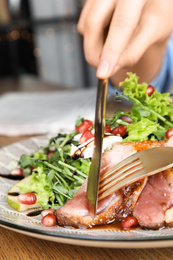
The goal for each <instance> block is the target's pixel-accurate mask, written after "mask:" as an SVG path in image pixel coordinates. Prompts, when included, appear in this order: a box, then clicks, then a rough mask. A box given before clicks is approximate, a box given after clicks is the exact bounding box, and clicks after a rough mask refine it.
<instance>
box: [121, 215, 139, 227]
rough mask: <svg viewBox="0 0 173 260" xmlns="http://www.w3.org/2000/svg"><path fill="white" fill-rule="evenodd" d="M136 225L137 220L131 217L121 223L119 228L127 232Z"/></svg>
mask: <svg viewBox="0 0 173 260" xmlns="http://www.w3.org/2000/svg"><path fill="white" fill-rule="evenodd" d="M137 225H138V220H137V219H136V218H135V217H133V216H128V217H126V218H125V219H123V220H122V221H121V228H122V229H124V230H127V229H129V228H132V227H136V226H137Z"/></svg>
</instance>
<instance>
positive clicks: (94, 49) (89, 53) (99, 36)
mask: <svg viewBox="0 0 173 260" xmlns="http://www.w3.org/2000/svg"><path fill="white" fill-rule="evenodd" d="M115 2H116V1H115V0H109V2H106V1H105V0H95V1H94V2H93V4H92V6H90V9H89V10H88V13H87V17H86V19H85V21H84V27H85V29H84V33H83V37H84V53H85V58H86V60H87V62H88V63H89V64H90V65H92V66H93V67H97V66H98V63H99V60H100V55H101V51H102V48H103V45H104V41H105V31H106V28H107V26H108V25H109V23H110V20H111V17H112V14H113V11H114V9H115Z"/></svg>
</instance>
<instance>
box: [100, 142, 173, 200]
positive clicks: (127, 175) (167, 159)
mask: <svg viewBox="0 0 173 260" xmlns="http://www.w3.org/2000/svg"><path fill="white" fill-rule="evenodd" d="M172 166H173V147H155V148H149V149H146V150H143V151H140V152H137V153H135V154H133V155H131V156H129V157H127V158H126V159H124V160H123V161H121V162H120V163H118V164H117V165H115V166H114V167H113V168H112V169H110V170H109V171H107V172H105V173H104V174H102V175H101V176H100V181H99V192H98V201H99V200H101V199H103V198H105V197H107V196H108V195H110V194H112V193H113V192H115V191H116V190H118V189H121V188H123V187H124V186H126V185H129V184H130V183H132V182H135V181H138V180H140V179H143V178H145V177H147V176H150V175H153V174H156V173H158V172H160V171H163V170H166V169H169V168H171V167H172Z"/></svg>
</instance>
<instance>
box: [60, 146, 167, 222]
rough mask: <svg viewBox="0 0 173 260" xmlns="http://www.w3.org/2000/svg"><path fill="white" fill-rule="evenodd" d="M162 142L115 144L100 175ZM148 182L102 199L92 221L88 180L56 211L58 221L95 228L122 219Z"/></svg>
mask: <svg viewBox="0 0 173 260" xmlns="http://www.w3.org/2000/svg"><path fill="white" fill-rule="evenodd" d="M161 145H163V142H152V141H149V142H146V141H144V142H135V143H125V144H121V143H115V144H114V145H113V146H112V148H111V149H110V150H108V151H106V152H105V153H104V154H103V157H102V167H101V174H103V173H104V172H105V171H107V170H109V169H110V168H112V167H113V166H114V165H116V164H117V163H119V162H120V161H122V160H123V159H125V158H127V157H128V156H130V155H132V154H133V153H135V152H137V151H139V150H142V147H143V149H146V148H149V147H153V146H161ZM145 183H146V180H140V181H138V182H136V183H134V184H131V185H129V186H128V187H125V188H123V189H121V190H119V191H117V192H115V193H113V194H112V195H110V196H108V197H106V198H105V199H103V200H101V201H99V203H98V209H97V215H96V218H95V220H93V219H92V218H91V217H90V215H89V211H88V200H87V196H86V188H87V180H86V181H85V182H84V184H83V185H82V186H81V187H80V189H79V190H78V192H77V193H76V194H75V196H74V197H73V199H71V200H69V201H68V202H67V203H66V204H65V205H64V206H63V207H61V208H59V209H57V210H56V217H57V221H58V223H59V225H62V226H73V227H92V226H93V225H101V224H106V223H110V222H113V221H120V220H121V219H122V218H123V217H125V216H127V215H128V214H131V212H132V211H133V209H134V206H135V205H136V202H137V199H138V197H139V195H140V193H141V191H142V189H143V187H144V186H145Z"/></svg>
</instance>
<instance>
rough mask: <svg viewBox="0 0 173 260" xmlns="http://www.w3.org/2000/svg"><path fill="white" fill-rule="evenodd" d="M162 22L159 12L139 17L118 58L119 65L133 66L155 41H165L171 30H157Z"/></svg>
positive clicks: (123, 66)
mask: <svg viewBox="0 0 173 260" xmlns="http://www.w3.org/2000/svg"><path fill="white" fill-rule="evenodd" d="M162 23H163V21H162V19H160V15H159V14H158V16H157V15H155V16H153V15H152V13H151V14H148V15H147V16H144V18H142V19H141V21H140V23H139V26H138V28H137V30H136V32H135V34H134V35H133V36H132V38H131V40H130V41H129V44H128V46H127V48H126V49H125V51H124V52H123V54H122V55H121V57H120V59H119V65H120V67H122V68H125V67H133V66H135V64H137V63H138V61H139V60H140V59H141V58H142V57H143V56H144V54H145V53H146V51H147V50H148V49H149V48H150V47H151V46H152V45H154V44H156V43H157V45H158V46H159V43H160V44H162V43H166V41H167V40H168V38H169V36H170V34H171V31H170V32H169V33H167V34H166V35H165V32H163V33H162V32H161V29H160V30H158V25H159V24H162ZM164 31H165V30H164ZM163 35H164V36H163ZM139 46H140V47H139Z"/></svg>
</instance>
